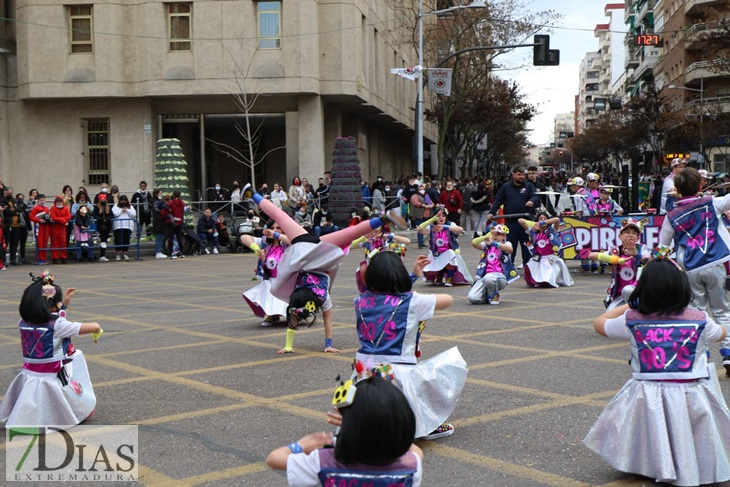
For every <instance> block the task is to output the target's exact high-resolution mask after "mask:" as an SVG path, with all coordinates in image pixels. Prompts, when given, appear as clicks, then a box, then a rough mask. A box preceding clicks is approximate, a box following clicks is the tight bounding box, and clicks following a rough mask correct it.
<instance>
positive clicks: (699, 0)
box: [684, 0, 726, 16]
mask: <svg viewBox="0 0 730 487" xmlns="http://www.w3.org/2000/svg"><path fill="white" fill-rule="evenodd" d="M723 3H726V1H725V0H688V2H687V3H685V4H684V14H685V15H691V16H696V15H703V13H704V9H705V8H706V7H712V6H716V5H721V4H723Z"/></svg>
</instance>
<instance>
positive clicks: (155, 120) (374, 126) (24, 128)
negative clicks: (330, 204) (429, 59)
mask: <svg viewBox="0 0 730 487" xmlns="http://www.w3.org/2000/svg"><path fill="white" fill-rule="evenodd" d="M2 9H3V11H2V16H3V17H4V18H7V19H11V20H6V21H4V22H3V25H2V30H3V32H2V39H0V56H1V57H2V58H3V61H4V62H3V63H0V70H1V71H0V76H2V78H3V80H4V83H3V86H2V88H0V90H1V91H2V95H3V96H2V97H1V98H0V99H2V100H3V101H2V102H0V175H2V176H3V178H4V180H5V181H7V182H9V183H10V184H12V185H14V186H16V192H17V191H18V190H19V189H22V190H23V191H27V190H28V189H29V188H31V187H37V188H38V189H39V190H41V191H43V192H46V193H48V194H54V193H58V192H60V191H61V187H62V186H63V185H64V184H70V185H71V186H73V187H74V188H76V187H78V186H79V185H83V186H85V187H86V188H87V189H88V190H89V191H95V189H96V188H97V187H98V185H99V184H100V183H102V182H106V181H110V182H113V183H115V184H117V185H119V187H120V189H122V191H123V192H131V191H133V190H134V189H136V187H137V183H138V182H139V181H140V180H142V179H146V180H147V181H153V180H154V174H153V170H154V157H155V146H156V140H157V139H159V138H163V137H177V138H179V139H180V140H181V141H182V147H183V149H184V152H185V155H186V158H187V161H188V169H189V177H190V180H191V189H193V191H194V192H195V190H198V191H202V190H204V189H205V188H206V187H208V186H211V185H212V184H213V183H215V182H220V183H222V184H223V186H226V187H229V186H230V183H231V182H232V181H233V180H234V179H237V180H240V181H250V180H251V178H252V175H251V169H250V168H248V167H246V166H244V165H243V164H241V163H240V162H236V160H235V159H236V157H235V156H234V155H235V154H236V151H240V152H242V153H247V152H248V150H249V147H248V145H247V144H246V143H245V141H244V140H243V138H242V137H241V134H240V129H241V127H243V126H244V125H245V121H246V120H248V121H249V122H250V123H251V127H252V128H253V129H254V130H255V131H256V137H255V147H254V150H255V153H256V158H257V159H258V160H261V161H262V162H261V163H260V164H258V165H256V166H255V167H254V170H253V173H254V174H253V177H255V180H256V183H257V184H258V183H260V182H262V181H267V182H268V183H269V184H271V183H273V182H274V181H277V182H280V183H281V184H282V185H283V186H286V187H288V186H289V184H290V181H291V179H292V178H293V177H294V176H300V177H306V178H308V179H309V180H310V181H312V182H313V181H316V179H317V178H318V177H320V176H321V175H322V174H323V173H324V171H326V170H327V169H328V168H329V167H330V166H331V159H332V155H331V153H332V148H333V145H334V141H335V139H336V137H338V136H353V137H355V138H356V140H357V141H358V146H359V159H360V162H361V168H362V169H361V171H362V175H363V177H364V178H366V179H368V180H372V179H374V178H375V176H376V175H382V176H384V177H386V178H387V179H394V178H397V177H399V176H401V175H403V174H408V173H410V172H412V171H413V169H414V167H415V163H414V161H413V149H412V148H413V146H414V142H413V138H414V127H415V121H414V110H413V106H414V104H415V99H416V84H415V83H413V82H412V81H408V80H406V79H403V78H399V77H396V76H394V75H391V74H389V72H388V70H389V68H394V67H407V66H413V65H415V59H416V53H415V50H414V48H413V44H412V42H411V40H410V38H409V39H403V38H402V36H403V32H402V30H399V29H398V28H397V27H398V20H399V19H398V18H397V15H398V14H397V13H396V11H395V10H394V9H393V8H392V7H391V6H390V3H389V2H387V1H386V0H372V1H365V0H345V1H341V2H337V3H332V2H326V1H322V0H298V1H296V2H282V1H253V0H227V1H226V0H207V1H187V2H168V1H154V0H125V1H124V2H118V1H116V0H96V1H94V2H89V1H84V0H77V1H76V2H74V3H70V2H68V1H60V0H44V1H43V2H41V1H37V0H22V1H21V0H5V1H4V2H3V4H2ZM244 95H245V96H244ZM237 102H238V103H237ZM425 135H426V137H427V139H430V140H435V139H436V137H435V127H434V126H433V125H431V124H428V123H427V124H425ZM427 142H428V140H427Z"/></svg>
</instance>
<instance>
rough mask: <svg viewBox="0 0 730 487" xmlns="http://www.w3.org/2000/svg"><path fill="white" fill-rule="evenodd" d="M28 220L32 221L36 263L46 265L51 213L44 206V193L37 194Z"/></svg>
mask: <svg viewBox="0 0 730 487" xmlns="http://www.w3.org/2000/svg"><path fill="white" fill-rule="evenodd" d="M29 218H30V221H31V222H33V226H34V227H35V228H34V232H33V234H34V235H35V248H36V261H35V263H36V265H46V251H45V249H47V248H48V239H49V238H50V236H51V224H50V221H51V215H50V213H49V212H48V208H46V195H44V194H39V195H38V202H37V203H36V205H35V206H34V207H33V208H31V210H30V215H29Z"/></svg>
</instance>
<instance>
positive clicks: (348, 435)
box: [266, 376, 423, 487]
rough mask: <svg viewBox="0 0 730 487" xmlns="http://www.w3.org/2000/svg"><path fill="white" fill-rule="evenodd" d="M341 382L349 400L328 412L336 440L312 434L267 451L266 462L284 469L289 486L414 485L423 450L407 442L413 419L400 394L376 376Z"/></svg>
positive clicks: (418, 478)
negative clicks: (353, 382) (335, 428)
mask: <svg viewBox="0 0 730 487" xmlns="http://www.w3.org/2000/svg"><path fill="white" fill-rule="evenodd" d="M347 386H348V387H347V390H346V392H347V397H348V398H349V400H348V401H345V402H341V401H333V402H338V403H339V406H338V411H339V412H338V413H328V414H329V416H330V419H329V420H328V422H329V423H331V424H334V425H337V426H339V427H340V430H339V433H338V434H337V442H336V443H335V441H334V438H333V436H332V435H331V434H329V433H325V432H324V431H322V432H320V433H313V434H310V435H307V436H305V437H303V438H301V439H300V440H299V441H296V442H294V443H291V444H290V445H289V446H282V447H280V448H277V449H276V450H274V451H272V452H271V453H269V456H268V458H267V459H266V464H267V465H268V466H269V467H271V468H275V469H277V470H286V476H287V480H288V485H289V486H290V487H315V486H319V485H326V486H336V485H337V486H339V485H372V486H384V485H402V486H412V487H419V486H420V485H421V483H422V480H421V479H422V476H423V472H422V469H423V467H422V460H423V451H421V449H420V448H418V447H417V446H416V445H414V444H413V436H414V432H415V430H416V419H415V417H414V415H413V411H412V410H411V408H410V406H409V405H408V401H407V400H406V398H405V396H404V395H403V393H402V392H401V391H399V390H398V388H397V387H394V386H393V385H392V384H390V383H389V382H388V381H386V380H385V379H382V378H381V377H379V376H374V377H370V378H368V379H364V380H361V381H358V382H357V383H355V384H354V385H353V384H350V383H348V384H347ZM340 389H341V388H340ZM340 389H338V390H337V391H336V394H337V393H338V392H339V391H340ZM336 397H337V396H336ZM333 444H334V448H332V447H331V445H333ZM327 447H329V448H327Z"/></svg>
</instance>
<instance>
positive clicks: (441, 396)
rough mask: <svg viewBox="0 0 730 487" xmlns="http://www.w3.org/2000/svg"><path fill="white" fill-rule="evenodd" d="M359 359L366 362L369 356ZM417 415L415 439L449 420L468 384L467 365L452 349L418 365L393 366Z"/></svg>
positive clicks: (456, 349)
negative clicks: (462, 391)
mask: <svg viewBox="0 0 730 487" xmlns="http://www.w3.org/2000/svg"><path fill="white" fill-rule="evenodd" d="M358 358H360V359H361V360H367V356H366V355H361V356H359V357H358ZM391 365H392V366H393V370H394V373H395V381H394V383H395V385H397V386H398V387H400V388H401V390H402V391H403V394H405V396H406V398H407V399H408V402H409V403H410V405H411V408H412V409H413V413H414V414H415V415H416V438H421V437H423V436H426V435H427V434H429V433H431V432H432V431H433V430H435V429H436V428H437V427H438V426H439V425H440V424H441V423H443V422H444V421H446V420H447V419H449V416H451V413H452V412H453V411H454V408H455V407H456V403H457V401H458V400H459V395H460V394H461V390H462V389H463V388H464V384H465V383H466V374H467V368H466V362H465V361H464V359H463V358H462V356H461V354H460V353H459V349H458V347H452V348H450V349H448V350H445V351H443V352H441V353H440V354H438V355H435V356H433V357H431V358H428V359H426V360H422V361H420V362H418V363H417V364H415V365H410V364H391Z"/></svg>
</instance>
